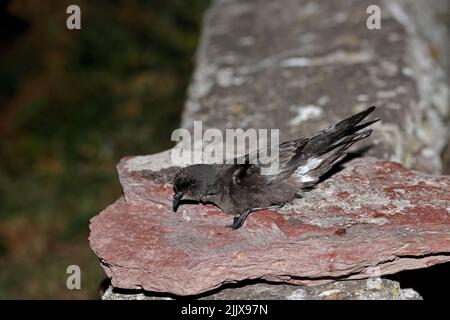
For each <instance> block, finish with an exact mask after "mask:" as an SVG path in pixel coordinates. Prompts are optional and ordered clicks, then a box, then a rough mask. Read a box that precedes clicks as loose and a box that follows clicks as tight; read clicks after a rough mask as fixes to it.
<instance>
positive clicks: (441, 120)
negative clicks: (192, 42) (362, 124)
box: [182, 0, 449, 173]
mask: <svg viewBox="0 0 450 320" xmlns="http://www.w3.org/2000/svg"><path fill="white" fill-rule="evenodd" d="M419 2H421V1H407V0H404V1H386V2H382V1H363V0H358V1H355V0H349V1H339V2H338V1H326V0H321V1H306V0H283V1H270V0H258V1H237V0H225V1H224V0H219V1H215V2H214V3H213V4H212V6H211V8H210V9H209V12H208V13H207V15H206V17H205V20H204V27H203V35H202V41H201V45H200V48H199V50H198V55H197V69H196V72H195V74H194V77H193V82H192V85H191V87H190V90H189V99H188V101H187V104H186V108H185V112H184V114H183V123H182V125H183V127H185V128H188V129H189V128H192V124H193V120H203V127H204V129H205V128H208V127H212V128H218V129H221V130H223V129H225V128H243V129H246V128H277V129H280V136H281V139H282V140H283V139H288V138H297V137H301V136H303V135H306V134H310V133H313V132H315V131H317V130H318V129H319V128H322V127H325V126H328V125H329V124H330V123H332V122H334V121H337V120H339V119H342V118H343V117H346V116H348V115H350V114H352V113H355V112H357V111H361V110H362V109H364V108H366V107H368V106H370V105H376V106H377V107H378V110H377V116H378V117H380V118H381V119H382V123H380V124H379V125H377V126H375V129H376V130H375V131H376V133H375V134H374V135H373V138H372V139H371V140H370V141H367V142H366V143H370V144H374V146H373V147H372V148H371V149H370V150H369V151H368V152H367V154H368V155H374V156H377V157H379V158H385V159H390V160H394V161H398V162H401V163H403V164H404V165H405V166H407V167H409V168H414V169H418V170H421V171H425V172H429V173H440V172H441V171H442V161H441V153H442V151H443V150H444V148H445V146H446V144H447V140H448V135H449V134H448V126H447V117H448V110H449V104H448V96H449V91H448V82H447V78H446V74H445V72H444V66H445V65H446V64H448V61H447V60H446V59H445V58H441V59H440V60H439V59H437V57H438V56H439V57H443V56H444V55H445V54H446V52H448V48H447V47H446V46H445V44H446V41H445V38H444V40H443V37H445V28H444V30H443V29H442V28H443V27H441V25H442V24H441V23H440V22H439V20H438V19H435V20H433V17H434V16H435V12H436V11H438V10H442V6H445V5H446V1H436V3H435V4H434V5H433V6H429V5H427V4H424V3H423V4H419ZM433 2H434V1H433ZM411 3H414V6H413V5H411ZM372 4H378V5H379V6H380V7H381V17H382V21H381V29H380V30H369V29H368V28H367V27H366V19H367V17H368V14H367V13H366V9H367V7H368V6H369V5H372ZM419 11H420V12H423V13H424V15H419V14H418V12H419ZM417 17H425V18H422V19H421V20H420V23H419V20H417V19H416V18H417ZM434 28H436V30H440V31H439V32H437V36H435V33H434ZM442 30H443V31H442ZM433 43H437V44H439V43H440V45H439V46H432V44H433Z"/></svg>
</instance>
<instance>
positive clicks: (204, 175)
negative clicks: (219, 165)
mask: <svg viewBox="0 0 450 320" xmlns="http://www.w3.org/2000/svg"><path fill="white" fill-rule="evenodd" d="M215 178H216V170H215V169H214V166H213V165H207V164H196V165H192V166H189V167H186V168H181V169H180V170H179V171H178V172H177V173H176V174H175V178H174V180H173V191H174V195H173V210H174V211H177V208H178V205H179V203H180V201H181V199H182V198H183V199H187V200H195V201H207V200H208V196H209V195H213V194H215Z"/></svg>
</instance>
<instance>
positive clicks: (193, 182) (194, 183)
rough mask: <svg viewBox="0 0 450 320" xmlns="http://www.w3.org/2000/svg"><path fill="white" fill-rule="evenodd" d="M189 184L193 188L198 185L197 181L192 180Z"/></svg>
mask: <svg viewBox="0 0 450 320" xmlns="http://www.w3.org/2000/svg"><path fill="white" fill-rule="evenodd" d="M189 184H190V185H192V186H195V185H196V184H197V180H195V179H191V180H189Z"/></svg>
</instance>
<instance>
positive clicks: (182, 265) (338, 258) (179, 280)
mask: <svg viewBox="0 0 450 320" xmlns="http://www.w3.org/2000/svg"><path fill="white" fill-rule="evenodd" d="M163 155H164V154H163ZM166 156H168V153H166ZM154 158H155V161H157V162H158V163H161V156H155V157H154ZM151 159H152V156H149V157H146V160H147V162H148V165H149V167H152V168H154V167H155V165H152V161H151ZM141 160H142V159H141ZM134 162H135V161H134V159H133V158H130V159H126V160H123V161H122V162H121V163H120V164H119V166H118V169H119V175H120V180H121V183H122V186H123V190H124V196H123V197H122V198H121V199H119V200H118V201H117V202H116V203H115V204H113V205H111V206H109V207H108V208H106V209H105V210H104V211H103V212H102V213H101V214H100V215H98V216H96V217H94V218H93V219H92V220H91V226H90V228H91V234H90V237H89V240H90V245H91V248H92V249H93V250H94V252H95V253H96V254H97V256H98V257H99V258H100V259H101V261H102V267H103V268H104V270H105V272H106V274H107V275H108V276H109V277H111V283H112V285H113V286H114V287H117V288H125V289H144V290H146V291H157V292H170V293H173V294H176V295H195V294H200V293H203V292H206V291H209V290H213V289H215V288H218V287H220V286H221V285H223V284H226V283H234V282H239V281H242V280H246V279H263V280H267V281H271V282H285V283H291V284H298V285H306V286H314V285H321V284H326V283H330V282H333V281H336V280H344V279H347V280H351V279H362V278H368V277H374V276H382V275H386V274H393V273H396V272H399V271H401V270H408V269H415V268H423V267H427V266H431V265H434V264H438V263H443V262H446V261H450V176H441V177H435V176H430V175H425V174H420V173H417V172H412V171H408V170H406V169H405V168H404V167H402V166H401V165H400V164H397V163H393V162H389V161H382V160H376V159H374V158H359V159H354V160H352V161H350V162H348V163H346V164H345V168H344V169H343V170H341V171H340V172H338V173H336V174H334V175H332V176H331V177H330V178H328V179H327V180H325V181H324V182H322V183H320V184H319V185H318V186H317V187H316V188H315V189H313V190H312V191H310V192H308V193H307V194H306V195H305V196H304V197H303V198H301V199H297V200H295V201H294V203H293V205H292V206H286V207H285V208H284V209H283V210H281V211H278V212H277V211H261V212H257V213H254V214H252V215H251V216H250V217H249V218H248V220H247V222H246V224H245V225H244V226H243V227H242V228H241V229H238V230H231V229H230V228H227V227H226V226H227V225H229V224H230V223H231V220H232V217H231V216H229V215H226V214H224V213H223V212H222V211H220V210H219V209H218V208H217V207H215V206H213V205H193V204H191V205H190V204H186V205H183V207H181V208H180V210H179V211H178V212H177V213H174V212H173V211H172V209H171V201H172V188H171V183H170V181H171V179H172V176H173V173H174V172H175V170H176V168H175V167H169V168H166V169H163V170H161V171H151V170H146V169H145V168H143V167H140V169H139V170H135V169H136V167H135V166H134V165H130V163H134ZM163 162H164V161H163Z"/></svg>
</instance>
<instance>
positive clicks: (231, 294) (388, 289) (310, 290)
mask: <svg viewBox="0 0 450 320" xmlns="http://www.w3.org/2000/svg"><path fill="white" fill-rule="evenodd" d="M175 298H176V297H174V296H170V295H161V294H155V293H152V292H142V291H135V290H133V291H131V292H130V290H117V289H114V288H113V287H112V286H109V287H108V288H107V289H106V291H105V292H104V294H103V295H102V300H172V299H175ZM198 299H199V300H422V297H421V296H420V294H418V293H417V292H416V291H414V290H413V289H410V288H408V289H402V288H401V287H400V284H399V283H398V282H397V281H393V280H389V279H382V278H370V279H367V280H348V281H337V282H333V283H329V284H325V285H320V286H314V287H300V286H296V285H291V284H267V283H255V284H247V285H244V286H238V287H231V288H224V289H222V290H219V291H218V292H213V293H211V294H205V295H201V296H198Z"/></svg>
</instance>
